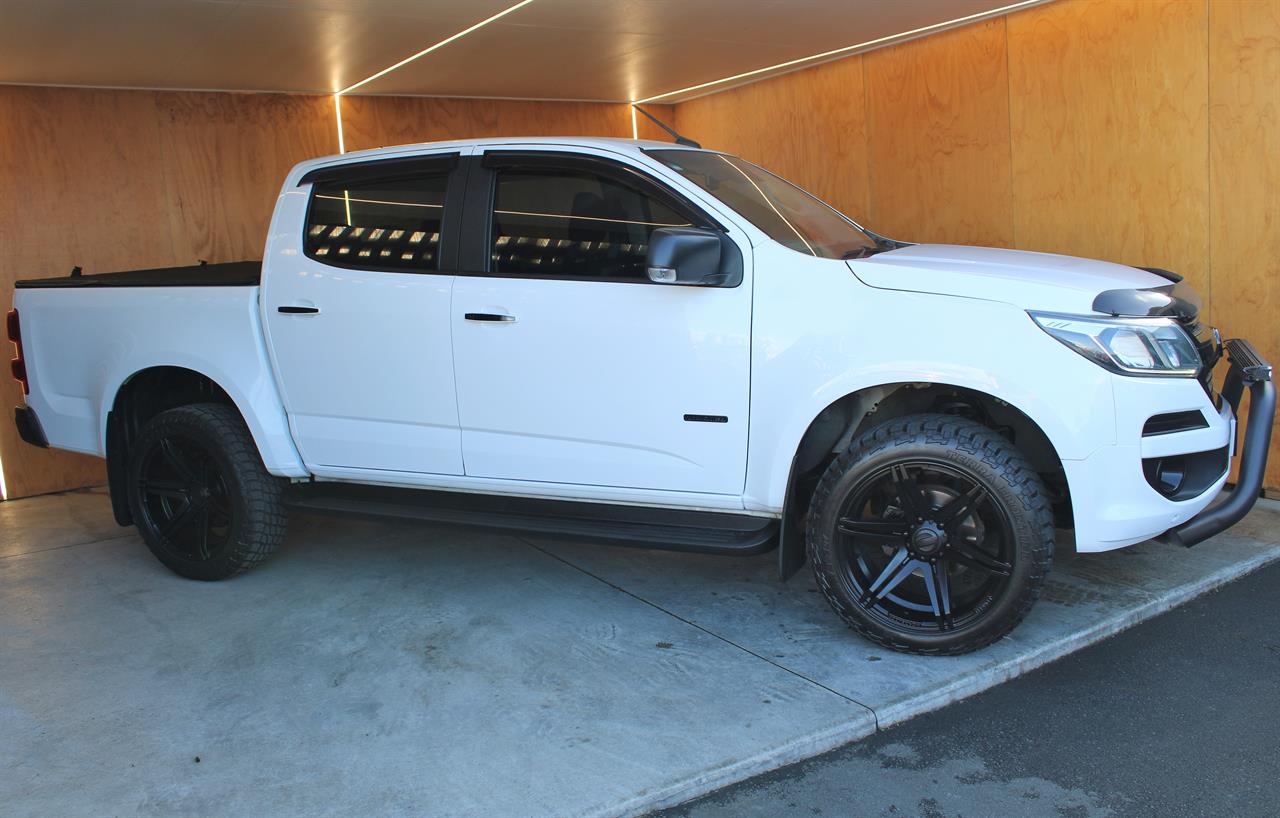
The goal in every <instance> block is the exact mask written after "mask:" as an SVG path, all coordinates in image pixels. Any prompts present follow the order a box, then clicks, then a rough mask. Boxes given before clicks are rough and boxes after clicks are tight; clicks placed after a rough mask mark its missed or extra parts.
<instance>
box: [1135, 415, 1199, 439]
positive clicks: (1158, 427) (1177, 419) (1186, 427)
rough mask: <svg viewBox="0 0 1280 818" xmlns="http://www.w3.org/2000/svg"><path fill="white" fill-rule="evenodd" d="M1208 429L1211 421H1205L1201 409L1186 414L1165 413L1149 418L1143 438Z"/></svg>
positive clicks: (1143, 430)
mask: <svg viewBox="0 0 1280 818" xmlns="http://www.w3.org/2000/svg"><path fill="white" fill-rule="evenodd" d="M1208 428H1209V421H1207V420H1205V418H1204V413H1203V412H1201V411H1200V410H1199V409H1191V410H1189V411H1186V412H1165V413H1163V414H1159V415H1152V416H1151V417H1149V418H1147V422H1146V423H1144V424H1143V425H1142V436H1143V437H1156V436H1158V435H1171V434H1174V433H1175V432H1189V431H1192V430H1193V429H1208Z"/></svg>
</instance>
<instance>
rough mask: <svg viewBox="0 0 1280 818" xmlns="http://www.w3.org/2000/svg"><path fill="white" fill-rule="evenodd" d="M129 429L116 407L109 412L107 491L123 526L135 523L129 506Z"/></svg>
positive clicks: (113, 514)
mask: <svg viewBox="0 0 1280 818" xmlns="http://www.w3.org/2000/svg"><path fill="white" fill-rule="evenodd" d="M128 439H129V430H128V429H126V428H125V424H124V423H123V422H121V420H120V413H119V412H117V411H115V410H114V409H113V410H112V411H110V412H107V492H108V494H110V495H111V515H112V516H113V517H115V518H116V522H117V523H118V524H120V525H122V526H129V525H133V509H131V508H129V488H128V486H129V484H128V481H127V476H126V471H127V469H128V465H129V464H128V454H127V452H128Z"/></svg>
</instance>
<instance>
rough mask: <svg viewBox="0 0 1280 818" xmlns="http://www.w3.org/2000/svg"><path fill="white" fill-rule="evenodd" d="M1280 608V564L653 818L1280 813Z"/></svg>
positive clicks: (1115, 817) (1147, 817) (1127, 817)
mask: <svg viewBox="0 0 1280 818" xmlns="http://www.w3.org/2000/svg"><path fill="white" fill-rule="evenodd" d="M1277 599H1280V563H1272V564H1271V565H1268V566H1267V567H1265V568H1263V569H1261V570H1260V571H1257V572H1256V573H1254V574H1252V575H1250V576H1248V577H1245V578H1244V579H1241V580H1239V581H1237V582H1233V583H1231V584H1230V585H1227V586H1225V587H1223V588H1221V589H1219V590H1217V591H1214V592H1212V593H1208V594H1205V595H1204V596H1202V597H1200V598H1198V599H1195V600H1193V601H1191V602H1190V603H1188V604H1186V605H1183V606H1181V607H1180V608H1177V609H1176V610H1173V611H1171V612H1169V613H1166V614H1162V615H1161V616H1158V617H1156V618H1154V619H1152V620H1150V621H1147V622H1143V623H1142V624H1140V625H1138V626H1136V627H1134V628H1132V629H1130V630H1128V631H1126V632H1124V633H1122V634H1119V635H1117V636H1115V637H1114V638H1112V639H1107V640H1106V641H1103V642H1100V643H1098V644H1096V645H1090V646H1089V647H1087V648H1084V649H1083V650H1080V651H1077V652H1076V653H1073V654H1072V655H1070V656H1068V657H1065V658H1064V659H1062V660H1060V661H1057V662H1054V663H1053V664H1051V665H1049V666H1047V667H1043V668H1040V669H1038V670H1035V671H1033V672H1031V673H1028V674H1027V675H1026V676H1023V677H1021V678H1018V679H1014V680H1012V681H1010V682H1008V683H1007V684H1002V685H999V686H997V687H995V688H992V689H991V690H988V691H987V692H985V693H981V694H979V695H977V696H974V697H973V698H971V699H968V700H966V701H964V702H960V703H958V704H956V705H953V706H951V707H947V708H944V709H943V710H939V711H938V712H936V713H929V714H926V715H924V716H921V717H919V718H915V719H912V720H911V721H909V722H907V723H905V724H900V725H898V726H896V727H892V728H890V729H888V730H884V731H882V732H880V733H878V734H877V735H875V736H873V737H870V738H867V739H866V740H864V741H859V742H856V743H854V744H851V745H848V746H847V747H843V748H841V749H839V750H835V751H833V752H831V753H828V754H826V755H823V756H819V757H818V758H815V759H810V760H809V761H804V762H801V763H800V764H796V765H793V766H790V767H786V768H783V769H781V770H778V771H775V772H771V773H766V774H764V775H762V776H759V777H756V778H753V779H750V780H748V781H745V782H743V783H741V784H735V785H734V786H732V787H727V788H725V789H723V790H720V791H718V792H716V793H713V794H712V795H709V796H706V797H705V798H702V799H699V800H697V801H694V802H692V803H690V804H686V805H684V806H680V807H675V808H673V809H671V810H669V811H665V812H662V813H656V814H654V815H653V818H800V816H805V818H811V817H812V816H814V815H839V816H848V817H849V818H854V816H856V817H857V818H980V816H1017V818H1064V816H1072V817H1073V818H1205V816H1240V818H1245V817H1246V816H1255V817H1256V818H1264V817H1265V816H1270V818H1274V817H1275V816H1276V815H1277V813H1278V811H1277V808H1276V805H1277V804H1280V746H1277V742H1276V725H1277V724H1280V696H1277V695H1276V676H1277V674H1278V673H1280V634H1278V633H1277V631H1276V627H1275V622H1274V621H1273V619H1272V617H1270V616H1267V615H1265V612H1267V611H1270V610H1271V609H1272V608H1274V607H1275V602H1276V600H1277ZM1260 612H1262V613H1263V615H1261V616H1260V615H1259V613H1260ZM1046 736H1048V737H1050V739H1049V740H1046V739H1045V737H1046Z"/></svg>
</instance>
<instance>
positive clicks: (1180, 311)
mask: <svg viewBox="0 0 1280 818" xmlns="http://www.w3.org/2000/svg"><path fill="white" fill-rule="evenodd" d="M1093 311H1094V312H1101V313H1106V314H1108V315H1114V316H1116V317H1117V318H1157V317H1169V318H1177V319H1178V320H1179V321H1184V322H1191V321H1194V320H1195V319H1196V317H1197V316H1198V315H1199V314H1200V296H1199V294H1198V293H1196V291H1195V290H1194V289H1192V288H1191V287H1190V286H1188V285H1187V284H1182V283H1178V284H1165V285H1163V286H1160V287H1147V288H1144V289H1132V290H1105V291H1103V292H1100V293H1098V295H1097V297H1096V298H1094V299H1093Z"/></svg>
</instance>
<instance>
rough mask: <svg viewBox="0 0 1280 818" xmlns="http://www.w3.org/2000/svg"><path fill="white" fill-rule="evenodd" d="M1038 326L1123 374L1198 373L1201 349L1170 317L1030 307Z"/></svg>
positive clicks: (1175, 375)
mask: <svg viewBox="0 0 1280 818" xmlns="http://www.w3.org/2000/svg"><path fill="white" fill-rule="evenodd" d="M1029 314H1030V316H1031V317H1032V318H1033V319H1034V320H1035V322H1036V323H1037V324H1039V325H1040V329H1042V330H1044V331H1045V332H1047V333H1049V334H1050V335H1052V336H1053V337H1054V338H1057V339H1058V340H1059V341H1061V342H1062V343H1064V344H1066V345H1067V346H1069V347H1070V348H1072V349H1074V350H1075V351H1076V352H1079V353H1080V354H1081V355H1083V356H1084V357H1086V358H1088V359H1089V360H1091V361H1093V362H1094V363H1096V364H1098V365H1100V366H1103V367H1106V368H1107V369H1110V370H1111V371H1112V372H1118V373H1119V374H1121V375H1160V376H1163V377H1170V376H1173V377H1184V378H1194V377H1195V376H1196V372H1197V371H1198V370H1199V368H1200V353H1199V352H1197V351H1196V347H1195V343H1194V342H1193V341H1192V340H1191V338H1189V337H1188V336H1187V333H1186V332H1184V331H1183V329H1182V327H1180V326H1178V325H1177V323H1175V322H1174V321H1173V319H1171V318H1090V317H1086V316H1082V315H1055V314H1054V313H1048V312H1032V313H1029Z"/></svg>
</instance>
